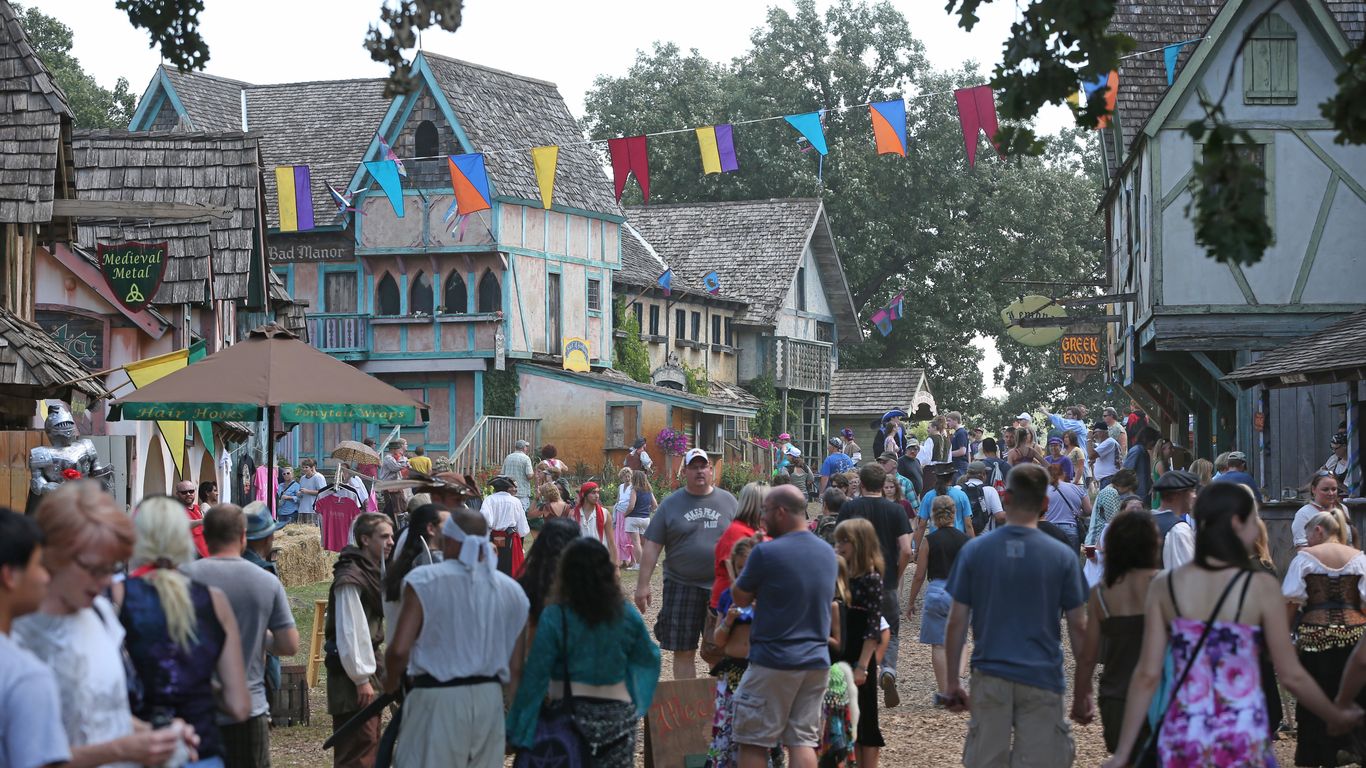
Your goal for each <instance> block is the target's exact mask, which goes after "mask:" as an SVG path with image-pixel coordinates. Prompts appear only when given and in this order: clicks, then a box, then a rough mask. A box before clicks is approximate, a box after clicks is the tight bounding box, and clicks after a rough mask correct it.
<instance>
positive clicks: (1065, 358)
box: [1059, 333, 1100, 371]
mask: <svg viewBox="0 0 1366 768" xmlns="http://www.w3.org/2000/svg"><path fill="white" fill-rule="evenodd" d="M1059 350H1060V351H1061V352H1062V369H1063V370H1064V371H1094V370H1098V369H1099V368H1100V334H1099V333H1068V334H1064V335H1063V337H1062V341H1061V342H1059Z"/></svg>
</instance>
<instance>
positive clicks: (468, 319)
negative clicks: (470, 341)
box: [436, 312, 503, 323]
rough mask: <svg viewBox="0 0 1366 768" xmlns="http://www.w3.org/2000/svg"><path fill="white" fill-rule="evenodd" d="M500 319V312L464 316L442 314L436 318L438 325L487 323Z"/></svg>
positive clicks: (501, 316)
mask: <svg viewBox="0 0 1366 768" xmlns="http://www.w3.org/2000/svg"><path fill="white" fill-rule="evenodd" d="M502 319H503V313H502V312H473V313H470V314H465V315H456V314H442V315H437V316H436V321H437V322H438V323H487V322H497V321H499V320H502Z"/></svg>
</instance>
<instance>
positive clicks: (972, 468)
mask: <svg viewBox="0 0 1366 768" xmlns="http://www.w3.org/2000/svg"><path fill="white" fill-rule="evenodd" d="M987 472H988V469H987V465H986V462H982V461H974V462H972V463H970V464H968V474H967V477H965V478H964V479H963V482H962V483H961V484H960V487H961V488H962V489H963V493H965V494H967V497H968V504H969V505H970V506H971V507H972V528H973V530H974V531H976V533H977V535H978V536H981V535H982V534H983V533H986V532H987V531H990V530H992V529H994V528H995V527H996V526H997V525H1000V524H1003V523H1004V522H1005V507H1003V506H1001V495H1000V494H999V493H997V492H996V489H995V488H993V487H992V486H990V485H988V484H987V483H986V477H987Z"/></svg>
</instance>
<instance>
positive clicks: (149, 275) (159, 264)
mask: <svg viewBox="0 0 1366 768" xmlns="http://www.w3.org/2000/svg"><path fill="white" fill-rule="evenodd" d="M166 247H167V246H166V243H164V242H162V243H137V242H129V243H112V244H110V245H103V244H96V246H95V255H96V256H97V257H98V258H99V261H100V271H101V272H103V273H104V281H105V282H106V283H108V284H109V289H110V290H112V291H113V292H114V296H115V298H117V299H118V300H119V303H120V304H123V306H125V307H127V308H128V309H129V310H131V311H133V312H141V311H142V310H143V309H145V308H146V307H147V305H148V304H150V303H151V301H152V297H153V296H155V295H156V292H157V289H158V288H160V287H161V278H162V277H164V276H165V275H166Z"/></svg>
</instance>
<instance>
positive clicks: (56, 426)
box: [43, 403, 76, 444]
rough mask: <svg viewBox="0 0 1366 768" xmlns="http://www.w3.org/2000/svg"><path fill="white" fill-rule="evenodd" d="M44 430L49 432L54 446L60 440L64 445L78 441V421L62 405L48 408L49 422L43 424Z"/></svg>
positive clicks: (58, 404)
mask: <svg viewBox="0 0 1366 768" xmlns="http://www.w3.org/2000/svg"><path fill="white" fill-rule="evenodd" d="M43 429H44V430H46V431H47V436H48V437H49V438H50V439H51V440H52V442H53V444H57V443H58V441H59V439H60V441H61V442H62V443H70V442H71V441H72V440H75V439H76V419H75V417H73V416H72V415H71V411H70V410H68V409H67V407H66V406H65V405H62V404H61V403H56V404H54V405H49V406H48V407H47V421H46V422H45V423H44V424H43Z"/></svg>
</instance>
